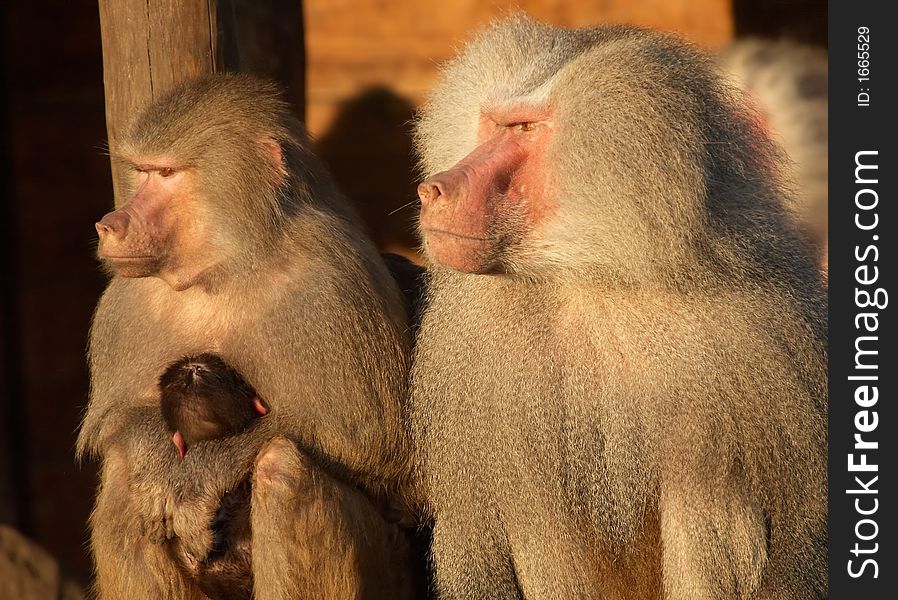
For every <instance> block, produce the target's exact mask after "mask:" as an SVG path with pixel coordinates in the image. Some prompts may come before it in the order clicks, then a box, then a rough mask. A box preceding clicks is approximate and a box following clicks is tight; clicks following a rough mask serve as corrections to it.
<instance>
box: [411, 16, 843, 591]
mask: <svg viewBox="0 0 898 600" xmlns="http://www.w3.org/2000/svg"><path fill="white" fill-rule="evenodd" d="M417 136H418V145H419V148H420V151H421V154H422V166H423V170H424V172H425V174H426V175H427V176H428V178H427V179H426V181H424V182H423V183H422V184H421V186H420V187H419V194H420V197H421V202H422V208H421V217H420V228H421V234H422V237H423V242H424V250H425V252H426V255H427V257H428V258H429V260H430V262H431V263H432V270H431V272H430V275H429V289H428V300H427V306H426V308H425V313H424V317H423V322H422V325H421V330H420V335H419V337H418V341H417V348H416V351H415V360H414V366H413V369H412V390H413V391H412V402H411V409H410V413H411V420H412V424H413V433H414V438H415V441H416V443H417V444H418V445H419V447H418V451H419V453H420V456H421V465H420V471H421V475H422V480H423V483H424V485H425V491H426V494H427V498H428V499H429V509H430V511H431V514H432V517H433V519H434V522H435V529H434V534H433V535H434V541H433V553H434V562H435V573H436V581H437V588H438V591H439V593H440V594H441V597H442V598H468V599H475V598H477V599H479V598H491V599H503V598H520V597H526V598H547V599H548V598H552V599H558V598H602V599H609V598H639V599H644V598H666V599H669V600H680V599H686V598H696V599H698V598H702V599H711V598H713V599H721V600H723V599H726V600H731V599H733V598H768V599H774V598H775V599H785V598H820V597H825V595H826V463H825V461H826V458H825V457H826V430H825V428H826V412H827V395H826V394H827V392H826V370H825V369H826V360H825V355H826V350H825V344H826V322H825V299H824V295H823V291H822V290H823V288H822V286H821V281H820V277H819V275H818V272H817V269H816V268H815V265H814V261H813V258H812V254H811V251H810V249H809V248H807V247H806V243H805V242H804V237H803V236H801V235H799V234H798V233H797V229H796V226H795V224H794V223H793V220H792V216H791V214H790V213H789V212H788V211H787V210H786V209H785V208H784V206H783V203H782V198H781V196H782V192H781V188H780V176H779V169H778V152H777V150H776V148H775V147H774V146H773V145H772V144H771V142H770V141H769V140H768V139H767V138H766V136H765V135H764V134H763V132H762V130H761V128H760V127H759V126H758V124H757V122H756V121H755V120H754V119H753V118H751V115H750V114H749V113H747V112H746V110H745V109H744V108H743V107H742V106H741V101H740V99H739V97H738V94H737V93H736V92H734V91H733V90H731V89H728V88H727V86H726V85H725V83H723V80H722V78H721V77H720V76H719V74H718V73H716V72H715V70H714V67H713V66H712V64H711V62H710V61H709V59H707V58H706V57H705V56H703V55H702V54H701V53H700V52H698V51H697V50H696V49H694V48H692V47H690V46H688V45H686V44H685V43H683V42H681V41H678V40H677V39H674V38H673V37H670V36H667V35H661V34H657V33H651V32H648V31H643V30H639V29H632V28H625V27H596V28H592V29H575V30H570V29H562V28H556V27H551V26H547V25H543V24H539V23H536V22H533V21H531V20H528V19H526V18H522V17H517V18H511V19H509V20H505V21H503V22H501V23H499V24H496V25H494V26H492V27H490V28H488V29H487V30H486V31H484V32H482V33H480V34H479V35H478V36H477V37H476V38H475V39H474V40H473V41H472V42H471V43H470V44H469V45H468V46H467V47H466V48H465V49H464V51H463V52H462V53H461V55H460V56H459V57H458V58H456V59H455V60H454V61H452V62H451V63H450V64H449V65H448V67H447V68H446V70H445V73H444V76H443V79H442V81H441V83H439V84H438V85H437V86H436V88H435V89H434V90H433V92H432V93H431V94H430V97H429V100H428V102H427V104H426V107H425V108H424V110H423V114H422V116H421V118H420V121H419V123H418V127H417Z"/></svg>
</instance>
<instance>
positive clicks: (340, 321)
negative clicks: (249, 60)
mask: <svg viewBox="0 0 898 600" xmlns="http://www.w3.org/2000/svg"><path fill="white" fill-rule="evenodd" d="M110 146H111V147H110V151H111V154H112V156H113V159H114V161H115V163H116V165H117V168H119V169H121V172H122V175H123V177H124V178H125V179H126V180H127V181H128V182H129V190H128V193H127V195H126V197H125V198H123V199H122V201H121V202H120V204H119V205H118V206H117V207H116V210H115V211H113V212H111V213H109V214H107V215H106V216H104V217H103V218H102V220H101V221H100V222H99V223H97V232H98V233H99V236H100V244H99V249H98V255H99V257H100V259H101V260H102V262H103V265H104V266H105V267H106V268H107V270H108V271H109V273H110V274H111V276H112V277H111V281H110V283H109V286H108V287H107V289H106V291H105V293H104V294H103V297H102V298H101V300H100V302H99V305H98V306H97V310H96V314H95V317H94V322H93V326H92V328H91V333H90V348H89V354H90V369H91V397H90V404H89V406H88V409H87V413H86V415H85V418H84V422H83V424H82V428H81V432H80V435H79V438H78V452H79V455H85V454H95V455H99V456H100V457H101V458H102V461H103V465H102V475H101V484H100V488H99V494H98V497H97V504H96V507H95V510H94V513H93V515H92V517H91V546H92V550H93V554H94V558H95V561H96V583H95V587H96V591H97V594H98V595H99V597H100V598H115V599H120V598H152V599H154V600H155V599H158V598H177V599H182V598H201V597H202V592H201V591H200V590H199V588H198V587H197V585H196V583H195V582H194V581H193V580H192V579H191V578H190V577H188V576H187V575H186V574H185V573H184V572H183V570H182V569H181V568H180V567H179V565H178V564H177V562H176V561H175V560H173V559H172V557H171V555H170V553H169V552H168V541H169V540H170V539H175V538H176V539H177V544H178V546H179V548H182V549H183V550H184V551H185V552H187V553H188V554H189V555H190V556H191V557H193V558H194V559H195V560H197V561H198V562H202V561H203V560H205V558H206V556H207V555H208V554H209V552H210V551H211V550H212V549H213V542H214V536H213V521H214V517H215V514H216V512H217V511H218V509H219V507H220V503H221V500H222V498H223V497H224V496H225V494H226V493H227V492H229V491H232V490H234V489H235V488H236V487H237V486H238V485H239V484H241V483H242V482H244V481H245V480H246V479H247V477H249V478H250V485H251V490H252V495H251V500H250V502H251V506H252V510H251V519H250V520H251V523H250V526H251V530H252V536H251V537H252V543H251V546H252V548H251V554H252V575H253V582H254V587H253V595H254V597H255V598H256V599H257V600H265V599H268V598H312V597H314V598H318V597H329V598H381V597H382V598H395V597H400V598H401V597H406V596H407V595H408V594H410V593H411V585H412V579H413V578H412V577H411V575H410V570H411V568H412V567H411V566H410V563H411V562H413V561H410V560H409V556H408V544H407V534H406V532H405V531H404V530H402V529H401V528H400V527H399V526H398V525H397V524H395V523H390V522H387V521H386V520H385V519H384V517H383V515H382V514H381V512H380V511H379V510H378V508H377V507H378V506H381V505H383V504H384V503H389V505H391V506H393V505H396V506H403V502H402V500H401V498H402V495H403V494H404V490H405V489H406V488H407V485H406V484H407V482H408V480H409V472H410V464H411V452H410V443H409V439H408V435H407V432H406V429H405V424H404V421H403V414H404V408H403V402H404V398H405V394H406V380H407V368H408V360H409V356H408V354H409V352H410V343H411V340H410V335H409V324H408V319H407V315H406V311H405V308H404V302H403V298H402V296H401V294H400V292H399V290H398V289H397V287H396V284H395V282H394V281H393V279H392V278H391V277H390V274H389V273H388V271H387V269H386V267H385V266H384V263H383V261H382V260H381V258H380V256H379V255H378V253H377V251H376V249H375V247H374V246H373V244H372V243H371V242H370V241H369V240H368V239H367V238H366V236H365V234H364V232H363V228H362V227H361V225H360V223H359V221H358V219H357V217H356V216H355V215H354V214H353V212H352V211H351V209H349V208H348V206H347V204H346V202H345V200H344V199H343V198H342V197H341V196H340V194H339V193H338V192H337V191H336V190H335V188H334V186H333V184H332V181H331V179H330V178H329V176H328V175H327V173H326V172H325V171H324V169H323V168H322V166H321V165H320V163H319V162H318V160H317V159H316V158H315V157H314V156H313V155H312V154H311V153H310V152H309V150H308V141H307V137H306V134H305V133H304V131H303V129H302V127H301V125H300V124H299V123H298V121H297V120H296V119H295V118H294V117H293V116H292V115H291V114H290V111H289V109H288V107H287V105H286V104H285V103H284V102H283V100H282V99H281V95H280V92H279V90H278V89H277V88H276V86H274V85H273V84H271V83H269V82H265V81H260V80H257V79H255V78H252V77H249V76H245V75H235V74H229V75H215V76H210V77H205V78H201V79H198V80H195V81H191V82H188V83H186V84H184V85H182V86H180V87H178V88H176V89H174V90H173V91H171V92H170V93H168V94H165V95H164V96H162V97H161V98H159V99H158V100H157V101H155V102H153V103H152V104H151V105H150V106H149V107H148V108H146V110H144V111H143V112H142V113H141V114H138V115H136V116H135V118H134V120H133V122H132V123H131V124H130V125H129V126H128V128H127V131H126V132H125V133H124V134H123V135H122V136H121V138H120V139H113V140H111V142H110ZM206 352H209V353H214V354H217V355H219V356H220V357H221V358H222V359H223V360H224V361H225V362H226V363H227V364H229V365H231V366H232V367H233V369H235V370H236V372H238V373H239V374H240V375H241V377H242V378H243V379H244V380H245V381H246V382H247V384H248V385H250V386H251V387H252V388H253V389H254V390H256V391H257V392H258V394H259V397H260V398H263V399H264V401H265V403H266V405H267V407H268V408H270V410H271V412H270V414H268V415H266V417H265V418H262V419H258V421H257V422H255V423H253V424H252V426H251V427H249V428H246V429H245V430H244V431H242V432H240V433H237V434H236V435H231V436H228V437H224V438H220V439H215V440H207V441H206V442H203V443H200V444H197V445H196V446H194V447H189V448H188V449H187V452H186V454H185V455H184V457H183V460H181V459H180V458H179V455H178V452H177V451H176V450H175V448H174V446H173V445H172V443H171V434H170V432H169V431H168V430H167V428H166V426H165V422H164V420H163V419H162V415H161V412H160V410H159V400H160V398H159V395H160V391H159V387H158V382H159V377H160V375H161V374H162V373H163V371H165V369H167V368H168V366H169V365H170V364H171V363H172V362H174V361H176V360H178V359H180V358H182V357H184V356H193V355H197V354H202V353H206ZM325 464H326V465H327V467H328V468H327V470H323V469H322V468H320V465H325Z"/></svg>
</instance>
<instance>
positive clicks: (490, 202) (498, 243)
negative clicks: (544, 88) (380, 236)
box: [418, 104, 554, 273]
mask: <svg viewBox="0 0 898 600" xmlns="http://www.w3.org/2000/svg"><path fill="white" fill-rule="evenodd" d="M551 138H552V121H551V111H550V110H549V109H548V107H545V106H533V105H521V104H516V105H507V104H506V105H502V106H498V107H494V108H491V109H487V110H484V111H483V112H482V114H481V116H480V123H479V127H478V132H477V141H478V146H477V147H476V148H475V149H474V150H473V151H472V152H471V153H470V154H468V155H467V156H466V157H465V158H463V159H462V160H460V161H459V162H458V163H457V164H456V165H455V166H453V167H452V168H450V169H448V170H446V171H442V172H440V173H437V174H435V175H433V176H431V177H429V178H428V179H427V180H425V181H424V182H423V183H421V185H419V186H418V196H419V197H420V198H421V220H420V226H421V232H422V236H423V239H424V249H425V251H426V253H427V255H428V257H429V258H430V259H431V260H432V261H434V262H436V263H438V264H440V265H443V266H445V267H448V268H450V269H454V270H457V271H462V272H465V273H494V272H502V271H503V268H502V258H503V254H505V253H506V251H507V250H509V248H511V247H513V246H514V245H515V244H516V243H517V242H520V240H521V239H522V238H523V237H524V236H526V235H527V233H528V232H530V231H532V230H533V228H534V226H535V225H536V224H538V223H539V222H540V221H541V220H542V219H543V218H544V216H545V215H546V213H547V212H549V211H551V210H552V209H553V208H554V200H553V196H552V193H551V189H550V188H551V185H550V177H549V173H548V165H547V163H546V153H547V149H548V147H549V144H550V142H551Z"/></svg>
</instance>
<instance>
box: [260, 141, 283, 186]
mask: <svg viewBox="0 0 898 600" xmlns="http://www.w3.org/2000/svg"><path fill="white" fill-rule="evenodd" d="M259 143H260V144H262V147H263V148H264V149H265V151H266V152H267V153H268V156H269V157H271V162H272V163H274V165H275V167H276V168H277V172H278V174H279V175H280V179H279V180H278V185H280V184H282V183H283V182H284V178H285V177H286V176H287V164H286V163H285V162H284V151H283V149H282V148H281V145H280V144H279V143H277V142H276V141H274V140H272V139H268V138H266V139H264V140H261V141H260V142H259Z"/></svg>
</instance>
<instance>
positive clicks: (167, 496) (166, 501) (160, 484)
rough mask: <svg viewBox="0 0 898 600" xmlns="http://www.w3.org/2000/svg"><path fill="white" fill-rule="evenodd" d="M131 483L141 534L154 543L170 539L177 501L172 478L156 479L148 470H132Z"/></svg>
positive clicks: (172, 533) (172, 532)
mask: <svg viewBox="0 0 898 600" xmlns="http://www.w3.org/2000/svg"><path fill="white" fill-rule="evenodd" d="M129 485H130V488H131V498H134V499H135V500H134V508H135V515H134V518H136V519H137V522H138V528H139V530H140V533H141V535H143V536H145V537H146V538H147V539H148V540H149V541H150V542H152V543H153V544H161V543H162V542H164V541H166V540H170V539H171V538H172V537H173V536H174V529H173V523H172V518H171V516H172V511H173V508H174V503H175V495H174V489H173V487H172V483H171V479H170V478H169V477H166V476H162V477H159V478H156V479H154V478H151V477H148V476H147V475H146V472H143V473H140V472H138V473H133V472H132V474H131V481H130V482H129Z"/></svg>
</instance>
